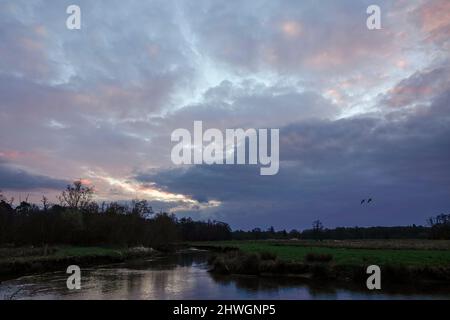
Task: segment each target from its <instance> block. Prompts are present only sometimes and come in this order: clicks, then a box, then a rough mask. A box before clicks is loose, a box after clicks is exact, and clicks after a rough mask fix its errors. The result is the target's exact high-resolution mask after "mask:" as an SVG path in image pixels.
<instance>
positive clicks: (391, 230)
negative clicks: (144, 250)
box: [232, 214, 450, 240]
mask: <svg viewBox="0 0 450 320" xmlns="http://www.w3.org/2000/svg"><path fill="white" fill-rule="evenodd" d="M427 224H428V226H416V225H415V224H413V225H411V226H395V227H338V228H333V229H328V228H325V227H324V226H323V224H322V223H321V222H320V221H318V220H316V221H314V222H313V224H312V228H311V229H305V230H303V231H298V230H296V229H292V230H290V231H286V230H279V231H275V229H274V228H273V227H270V228H268V229H266V230H262V229H260V228H254V229H252V230H250V231H243V230H236V231H233V234H232V237H233V240H268V239H275V240H276V239H279V240H289V239H311V240H328V239H333V240H347V239H436V240H443V239H450V214H440V215H438V216H436V217H432V218H429V219H428V220H427Z"/></svg>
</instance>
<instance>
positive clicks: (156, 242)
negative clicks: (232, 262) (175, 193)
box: [0, 182, 231, 247]
mask: <svg viewBox="0 0 450 320" xmlns="http://www.w3.org/2000/svg"><path fill="white" fill-rule="evenodd" d="M92 194H93V190H92V189H91V188H89V187H86V186H83V185H82V184H81V182H75V183H74V185H73V186H68V187H67V189H66V190H65V191H64V192H63V193H62V194H61V197H60V199H59V200H60V204H55V205H50V204H48V201H47V199H45V198H43V200H42V205H41V206H37V205H35V204H31V203H28V202H26V201H22V202H21V203H20V204H19V205H18V206H15V207H14V206H13V205H12V201H7V200H6V199H5V198H4V197H1V198H0V245H16V246H18V245H36V246H40V245H46V244H70V245H117V246H139V245H143V246H151V247H164V246H167V245H169V244H172V243H174V242H178V241H203V240H209V241H214V240H230V239H231V229H230V227H229V226H228V225H227V224H226V223H223V222H218V221H193V220H192V219H189V218H182V219H177V218H176V217H175V216H174V215H170V214H167V213H157V214H155V213H153V210H152V208H151V207H150V206H149V205H148V203H147V201H146V200H134V201H132V202H131V205H124V204H119V203H117V202H113V203H109V204H105V203H104V204H102V205H99V204H97V203H96V202H93V201H92V200H91V197H92Z"/></svg>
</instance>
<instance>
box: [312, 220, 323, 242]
mask: <svg viewBox="0 0 450 320" xmlns="http://www.w3.org/2000/svg"><path fill="white" fill-rule="evenodd" d="M322 231H323V224H322V222H321V221H320V220H316V221H314V222H313V233H314V237H315V238H316V239H319V240H322Z"/></svg>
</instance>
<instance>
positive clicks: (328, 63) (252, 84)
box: [0, 0, 450, 227]
mask: <svg viewBox="0 0 450 320" xmlns="http://www.w3.org/2000/svg"><path fill="white" fill-rule="evenodd" d="M447 3H448V1H445V0H436V1H414V2H413V1H396V2H392V1H384V0H383V1H379V2H378V5H380V7H381V13H382V27H383V28H382V30H376V31H369V30H367V28H366V18H367V14H366V8H367V6H368V5H370V4H372V2H371V1H369V0H367V1H366V0H364V1H358V2H357V3H356V2H355V1H352V0H344V1H339V2H337V1H331V0H329V1H321V2H320V3H317V1H312V0H311V1H294V0H286V1H282V2H274V1H270V0H262V1H258V2H251V1H227V2H216V1H208V0H199V1H163V0H161V1H160V0H157V1H150V2H143V1H138V0H132V1H127V2H124V1H119V0H112V1H87V0H80V1H78V3H77V4H78V5H80V7H81V9H82V29H81V30H79V31H70V30H67V29H66V27H65V19H66V18H67V14H66V12H65V9H66V7H67V6H68V5H69V4H72V2H71V1H69V0H64V1H58V2H54V3H53V2H52V3H48V2H45V1H26V0H14V1H12V0H7V1H2V2H1V4H0V30H1V32H0V55H1V57H2V59H1V61H0V137H1V139H0V157H2V158H3V161H7V163H1V170H2V171H1V172H2V174H3V176H4V177H5V179H6V178H7V180H3V183H4V185H10V186H13V187H14V188H15V189H16V190H17V191H18V192H20V189H21V188H20V186H21V185H22V186H23V188H29V186H36V188H37V187H38V186H40V185H43V186H45V185H47V186H50V187H51V186H52V185H53V182H52V181H53V180H55V181H54V182H55V184H54V186H55V188H56V187H57V186H58V183H59V182H58V181H59V180H61V181H66V180H73V179H78V178H83V177H85V178H89V179H90V180H92V184H93V185H95V186H96V189H97V190H98V192H99V197H101V198H102V199H114V200H117V199H126V197H129V196H130V195H133V194H134V190H135V189H136V190H138V191H140V192H141V193H140V194H144V193H142V192H143V191H147V193H145V195H146V196H148V199H149V200H152V201H155V204H156V205H157V206H161V207H162V208H166V206H164V203H165V204H166V205H167V207H170V208H172V209H174V210H177V212H179V214H183V213H182V211H183V209H184V211H185V214H188V213H190V214H199V215H201V216H202V217H204V216H217V217H219V218H221V219H222V220H225V221H231V222H232V223H233V224H234V225H235V226H249V227H253V226H254V219H255V217H257V219H258V223H261V224H266V225H269V224H275V223H278V224H279V225H280V226H291V225H292V226H294V225H295V226H308V224H309V223H310V221H312V220H315V219H316V218H317V217H320V218H322V219H323V220H324V222H325V223H326V224H329V225H331V224H332V225H342V224H386V223H409V222H410V221H415V222H417V223H422V222H423V216H424V215H427V214H434V213H436V212H437V211H439V210H441V209H442V210H444V209H445V205H447V203H446V202H445V199H444V195H448V194H446V192H447V191H448V186H449V183H448V174H447V172H448V167H447V165H446V162H445V161H444V159H445V158H446V157H447V158H448V151H447V150H448V149H449V148H448V140H447V137H448V132H447V127H448V121H449V120H448V114H449V112H448V111H449V110H448V92H449V87H450V85H449V78H448V74H449V72H448V71H449V70H448V65H449V64H448V61H449V56H448V52H449V50H448V36H447V37H446V35H448V23H447V22H446V19H445V18H446V16H445V14H446V12H447V11H448V10H447V9H448V8H447V7H448V5H447ZM195 120H201V121H203V123H204V127H205V128H207V127H208V128H218V129H221V130H224V129H226V128H239V127H242V128H280V129H281V135H280V139H281V144H282V146H281V149H280V152H281V159H282V164H281V171H280V173H279V174H278V175H277V176H275V177H273V179H266V178H265V177H260V176H259V174H258V172H259V168H257V167H252V166H247V167H227V166H223V167H220V166H219V167H217V166H212V167H205V166H198V167H190V168H189V167H188V168H172V162H171V160H170V150H171V147H172V143H171V141H170V134H171V132H172V131H173V130H174V129H176V128H187V129H190V128H192V125H193V122H194V121H195ZM38 173H39V174H38ZM14 177H15V178H14ZM51 177H54V178H51ZM133 177H134V178H135V179H136V180H134V179H133ZM16 178H17V179H16ZM21 181H22V182H21ZM148 183H156V184H155V185H151V184H150V185H151V187H149V188H148V190H147V189H145V185H147V184H148ZM27 186H28V187H27ZM4 188H5V187H4ZM142 188H144V189H145V190H144V189H142ZM161 190H162V191H164V192H167V194H168V195H167V197H168V199H172V200H173V198H171V197H173V196H175V197H177V195H180V196H181V197H185V201H179V202H177V201H173V202H172V203H168V202H167V201H166V202H164V201H160V200H161V199H160V198H158V196H160V194H159V193H158V192H159V191H161ZM369 194H373V195H375V196H376V198H377V199H378V200H377V202H376V203H378V207H375V206H374V207H370V208H366V209H365V210H366V211H369V212H366V211H361V208H360V207H358V206H356V207H355V206H354V203H358V204H359V198H360V197H362V196H368V195H369ZM155 195H156V196H155ZM191 198H192V199H194V200H193V201H190V200H191ZM411 198H412V200H410V199H411ZM324 199H326V201H325V200H324ZM354 199H357V200H356V201H355V200H354ZM443 199H444V200H443ZM208 201H212V202H208ZM214 201H218V202H220V205H217V204H218V203H217V202H214ZM354 201H355V202H354ZM411 201H412V205H409V203H410V202H411ZM419 202H420V203H419ZM186 203H190V205H186ZM180 210H181V211H180ZM370 210H372V211H370ZM408 217H409V218H408ZM386 221H388V222H386Z"/></svg>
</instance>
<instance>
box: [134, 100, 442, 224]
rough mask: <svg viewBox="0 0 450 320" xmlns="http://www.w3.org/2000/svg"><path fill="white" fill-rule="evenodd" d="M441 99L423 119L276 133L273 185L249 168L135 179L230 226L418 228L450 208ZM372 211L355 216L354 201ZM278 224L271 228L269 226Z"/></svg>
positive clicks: (356, 120) (330, 123)
mask: <svg viewBox="0 0 450 320" xmlns="http://www.w3.org/2000/svg"><path fill="white" fill-rule="evenodd" d="M449 106H450V93H449V92H446V93H444V94H442V95H440V96H439V97H437V98H435V99H434V100H433V103H432V105H431V106H430V107H429V108H428V109H425V110H416V111H415V112H412V113H410V114H409V115H408V116H407V117H405V115H404V114H396V113H392V114H388V115H387V116H385V117H384V116H380V115H379V116H377V117H375V116H372V117H369V116H358V117H353V118H347V119H340V120H316V121H314V122H312V121H305V122H298V123H295V124H291V125H288V126H286V127H283V128H282V129H281V132H280V136H281V137H282V139H281V145H280V152H281V166H280V172H279V174H278V175H276V176H273V177H272V176H271V177H264V176H260V175H259V174H258V169H257V167H256V166H217V165H215V166H206V165H202V166H193V167H187V168H174V169H170V170H163V171H156V172H151V173H141V174H138V175H136V176H135V179H136V180H138V181H141V182H150V181H151V182H154V183H156V185H157V186H160V187H162V188H165V189H167V190H171V191H172V192H179V193H182V194H189V195H190V196H191V197H192V198H194V199H197V200H199V201H207V200H217V201H220V202H221V203H222V205H221V206H220V207H219V208H216V210H214V211H212V212H210V214H211V215H212V216H214V217H218V218H224V217H226V219H227V221H230V222H231V223H232V225H233V226H246V227H249V228H250V227H252V226H254V225H255V221H257V223H258V224H260V225H262V226H264V225H265V226H268V225H270V224H274V225H276V226H277V227H283V228H289V227H292V226H296V227H300V228H304V227H308V226H309V224H310V223H311V221H313V220H315V219H316V218H319V219H321V220H323V221H324V222H325V224H326V225H328V226H339V225H352V224H358V225H374V224H379V225H386V224H391V225H393V224H408V223H418V224H423V223H424V222H425V219H426V218H427V217H428V216H430V215H433V214H437V213H439V212H441V211H442V210H446V209H447V208H448V206H449V205H450V202H449V200H448V199H449V197H448V195H449V193H450V187H449V186H450V174H449V173H450V166H449V163H448V159H449V158H450V151H449V150H450V148H449V147H450V138H449V137H450V129H449V128H450V127H449V126H448V124H449V121H450V119H449V117H448V116H446V117H445V118H442V115H443V114H448V111H450V109H449ZM366 197H373V198H374V199H375V201H374V205H373V206H371V207H364V208H363V207H361V206H360V204H359V201H360V199H362V198H366ZM274 216H276V217H277V219H276V220H274V219H273V217H274Z"/></svg>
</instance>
